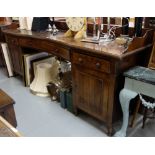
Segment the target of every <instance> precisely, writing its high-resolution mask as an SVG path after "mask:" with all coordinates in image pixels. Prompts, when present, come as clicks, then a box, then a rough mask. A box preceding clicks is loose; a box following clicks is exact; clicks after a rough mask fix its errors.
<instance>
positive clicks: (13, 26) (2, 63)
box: [0, 17, 19, 67]
mask: <svg viewBox="0 0 155 155" xmlns="http://www.w3.org/2000/svg"><path fill="white" fill-rule="evenodd" d="M3 20H4V17H0V43H1V42H5V37H4V34H3V33H2V30H4V29H10V28H11V29H16V28H17V27H18V26H19V24H18V23H17V22H12V23H11V24H8V23H7V22H3V23H2V21H3ZM4 66H5V61H4V57H3V54H2V49H1V45H0V67H4Z"/></svg>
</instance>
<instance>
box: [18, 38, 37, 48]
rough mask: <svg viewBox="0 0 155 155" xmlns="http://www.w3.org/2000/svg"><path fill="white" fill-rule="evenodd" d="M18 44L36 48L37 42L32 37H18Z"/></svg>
mask: <svg viewBox="0 0 155 155" xmlns="http://www.w3.org/2000/svg"><path fill="white" fill-rule="evenodd" d="M19 44H20V46H24V47H31V48H37V47H38V45H37V42H36V41H35V40H34V39H30V38H28V39H27V38H25V39H21V38H20V39H19Z"/></svg>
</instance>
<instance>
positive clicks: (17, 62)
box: [9, 44, 23, 75]
mask: <svg viewBox="0 0 155 155" xmlns="http://www.w3.org/2000/svg"><path fill="white" fill-rule="evenodd" d="M9 51H10V55H11V60H12V65H13V71H14V72H15V73H17V74H19V75H23V64H22V51H21V48H20V47H19V46H17V45H14V44H9Z"/></svg>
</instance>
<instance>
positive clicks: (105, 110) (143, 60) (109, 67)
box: [3, 30, 153, 135]
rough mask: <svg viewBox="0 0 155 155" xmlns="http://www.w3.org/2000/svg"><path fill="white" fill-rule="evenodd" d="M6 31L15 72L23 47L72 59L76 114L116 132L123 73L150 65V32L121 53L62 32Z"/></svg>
mask: <svg viewBox="0 0 155 155" xmlns="http://www.w3.org/2000/svg"><path fill="white" fill-rule="evenodd" d="M151 32H152V31H151ZM3 33H4V34H5V38H6V42H7V43H8V46H9V50H10V55H11V58H12V62H13V69H14V72H15V73H18V74H20V75H22V76H23V74H24V73H23V66H22V50H23V49H24V48H31V49H37V50H40V51H46V52H48V53H51V54H53V55H56V56H59V57H62V58H64V59H66V60H69V61H71V64H72V83H73V107H74V112H75V114H76V113H77V112H78V111H79V110H82V111H84V112H86V113H87V114H89V115H91V116H93V117H95V118H96V119H98V120H100V121H103V122H104V123H105V124H106V126H107V131H108V134H109V135H111V134H112V132H113V123H114V122H115V121H116V120H118V119H120V116H121V115H122V114H121V110H120V104H119V96H118V95H119V92H120V90H121V89H122V88H123V85H124V78H123V76H122V73H123V72H124V71H125V70H127V69H129V68H130V67H133V66H135V65H142V66H145V65H147V63H148V60H149V57H150V53H151V49H152V39H150V37H151V35H150V37H148V36H147V37H146V36H145V37H146V38H145V39H148V40H144V41H142V42H141V44H136V43H135V44H134V47H130V48H129V51H127V52H125V53H123V54H122V53H113V52H111V51H105V50H104V49H102V48H101V46H100V45H98V44H93V43H86V42H81V41H79V40H74V39H72V38H65V37H64V36H63V32H59V34H58V35H56V36H52V34H51V33H50V32H32V31H26V30H4V31H3ZM152 34H153V33H152ZM152 38H153V37H152Z"/></svg>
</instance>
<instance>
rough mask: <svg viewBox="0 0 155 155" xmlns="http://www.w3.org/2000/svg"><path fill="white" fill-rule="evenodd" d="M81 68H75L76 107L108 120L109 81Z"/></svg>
mask: <svg viewBox="0 0 155 155" xmlns="http://www.w3.org/2000/svg"><path fill="white" fill-rule="evenodd" d="M107 79H108V78H104V77H103V78H101V77H98V76H94V75H91V74H89V73H86V72H83V71H81V70H78V69H77V68H76V70H75V69H74V81H73V85H74V88H75V89H74V88H73V89H74V93H75V94H74V95H75V100H74V101H73V102H74V108H78V109H81V110H83V111H85V112H87V113H89V114H91V115H93V116H94V117H96V118H98V119H100V120H102V121H106V115H107V110H108V108H107V105H108V92H109V81H108V80H107Z"/></svg>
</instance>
